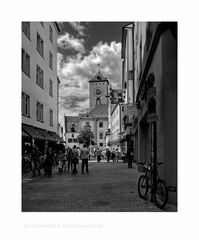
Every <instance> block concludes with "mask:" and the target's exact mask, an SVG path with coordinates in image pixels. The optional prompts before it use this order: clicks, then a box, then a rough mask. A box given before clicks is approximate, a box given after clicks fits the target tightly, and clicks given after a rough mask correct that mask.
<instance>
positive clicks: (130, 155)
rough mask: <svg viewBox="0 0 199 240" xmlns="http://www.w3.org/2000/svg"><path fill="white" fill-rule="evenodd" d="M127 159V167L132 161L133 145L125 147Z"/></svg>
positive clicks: (130, 165)
mask: <svg viewBox="0 0 199 240" xmlns="http://www.w3.org/2000/svg"><path fill="white" fill-rule="evenodd" d="M127 160H128V168H132V162H133V147H132V146H129V147H128V149H127Z"/></svg>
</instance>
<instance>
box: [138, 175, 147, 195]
mask: <svg viewBox="0 0 199 240" xmlns="http://www.w3.org/2000/svg"><path fill="white" fill-rule="evenodd" d="M148 189H149V186H148V178H147V176H146V175H141V176H140V178H139V180H138V194H139V196H140V197H141V198H144V199H146V197H147V193H148Z"/></svg>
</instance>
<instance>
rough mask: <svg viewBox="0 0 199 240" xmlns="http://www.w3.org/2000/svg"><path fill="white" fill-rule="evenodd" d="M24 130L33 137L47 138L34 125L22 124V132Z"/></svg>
mask: <svg viewBox="0 0 199 240" xmlns="http://www.w3.org/2000/svg"><path fill="white" fill-rule="evenodd" d="M23 131H24V132H25V133H27V134H28V135H29V136H31V137H32V138H35V139H41V140H46V139H45V137H44V136H43V135H42V134H41V133H40V132H38V131H37V130H36V129H35V128H34V127H33V126H29V125H26V124H22V134H23Z"/></svg>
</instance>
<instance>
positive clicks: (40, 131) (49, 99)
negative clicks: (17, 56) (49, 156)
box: [21, 22, 61, 150]
mask: <svg viewBox="0 0 199 240" xmlns="http://www.w3.org/2000/svg"><path fill="white" fill-rule="evenodd" d="M59 32H60V29H59V26H58V24H57V23H56V22H22V53H21V57H22V65H21V67H22V136H23V135H27V136H26V138H27V139H28V138H29V139H30V141H29V142H30V144H35V141H36V142H38V141H39V142H40V143H41V144H39V145H42V147H41V148H42V150H43V148H44V146H43V145H44V142H45V144H46V143H47V142H48V141H49V142H54V141H59V140H60V141H61V139H60V138H59V136H58V135H57V133H58V98H59V95H58V93H59V79H58V77H57V36H58V34H59ZM46 141H47V142H46Z"/></svg>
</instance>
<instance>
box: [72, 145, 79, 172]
mask: <svg viewBox="0 0 199 240" xmlns="http://www.w3.org/2000/svg"><path fill="white" fill-rule="evenodd" d="M77 164H78V151H77V147H76V145H74V146H73V157H72V166H73V167H72V169H73V170H72V174H73V175H75V174H77Z"/></svg>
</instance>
